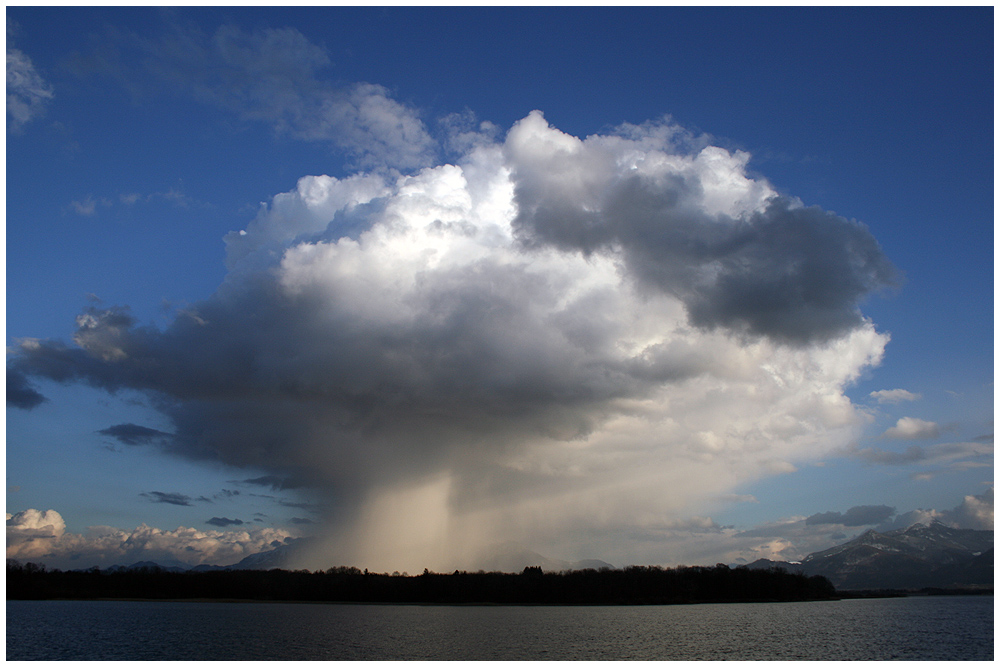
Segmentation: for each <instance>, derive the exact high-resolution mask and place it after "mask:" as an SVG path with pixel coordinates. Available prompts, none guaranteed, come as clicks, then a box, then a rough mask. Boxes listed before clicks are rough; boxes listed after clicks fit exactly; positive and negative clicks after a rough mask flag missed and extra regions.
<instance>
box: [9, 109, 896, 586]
mask: <svg viewBox="0 0 1000 667" xmlns="http://www.w3.org/2000/svg"><path fill="white" fill-rule="evenodd" d="M467 135H468V133H467ZM682 137H683V133H681V132H680V131H679V130H678V129H677V128H674V127H672V126H670V125H669V124H667V123H650V124H647V125H643V126H624V127H622V128H620V129H619V130H618V131H617V132H614V133H611V134H608V135H601V136H592V137H588V138H586V139H583V140H581V139H578V138H576V137H572V136H569V135H567V134H564V133H562V132H560V131H559V130H557V129H555V128H553V127H551V126H549V125H548V123H547V122H546V121H545V119H544V117H543V116H542V114H541V113H540V112H537V111H536V112H532V113H531V114H530V115H528V116H527V117H526V118H524V119H523V120H521V121H520V122H518V123H517V124H515V125H514V127H513V128H511V129H510V131H509V132H508V133H507V135H506V137H505V138H504V139H503V140H502V141H497V140H495V139H494V138H493V135H492V134H490V133H484V134H482V135H480V136H478V137H476V136H463V137H462V142H461V143H462V145H464V146H466V148H467V150H466V151H465V153H464V154H463V155H462V156H461V157H460V159H458V160H456V161H455V163H454V164H444V165H440V166H437V167H428V168H424V169H422V170H420V171H416V172H415V173H412V174H410V175H403V176H398V177H397V176H388V175H386V173H385V172H381V173H369V174H358V175H356V176H353V177H350V178H345V179H336V178H332V177H328V176H308V177H305V178H303V179H301V180H300V181H299V184H298V188H297V189H296V190H294V191H292V192H288V193H284V194H281V195H278V196H276V197H275V198H274V200H273V202H272V203H271V205H270V206H268V207H264V208H262V210H261V211H260V213H259V214H258V216H257V217H256V218H255V219H254V220H253V221H252V222H250V224H249V225H248V226H247V228H246V229H245V230H243V231H239V232H233V233H231V234H230V235H229V236H228V237H227V238H226V244H227V257H226V261H227V266H228V268H229V274H228V276H227V278H226V280H225V282H224V284H223V285H222V286H221V287H220V288H219V290H218V291H217V292H216V293H215V294H213V295H212V296H211V297H209V298H208V299H206V300H204V301H202V302H200V303H198V304H196V305H194V306H193V307H191V308H189V309H187V310H185V311H183V312H179V313H178V314H177V316H176V318H175V319H174V320H173V322H172V323H171V324H170V325H169V326H168V327H167V328H166V329H163V330H160V329H157V328H153V327H150V326H144V325H141V324H140V323H138V322H136V321H135V320H134V319H133V318H132V317H131V315H130V314H129V311H128V309H127V308H124V307H118V308H110V309H96V308H91V309H89V310H87V311H85V312H84V313H83V314H81V315H80V316H79V318H78V331H77V333H76V336H75V339H74V344H73V345H67V344H63V343H60V342H57V341H49V340H25V341H22V342H21V343H20V346H19V347H18V354H17V356H16V357H15V358H14V359H13V361H12V362H11V369H12V370H13V371H14V372H17V373H21V374H23V375H24V376H26V377H27V376H40V377H46V378H49V379H53V380H57V381H62V382H85V383H89V384H91V385H93V386H96V387H100V388H104V389H107V390H116V389H120V388H126V387H127V388H131V389H136V390H140V391H144V392H147V393H148V395H150V396H151V397H153V398H154V399H155V404H156V405H157V406H158V408H159V409H160V410H162V412H163V413H165V414H166V415H168V416H169V417H170V419H171V420H172V422H173V424H174V426H175V433H174V435H173V437H172V438H170V439H169V440H163V441H162V443H161V446H163V447H165V448H167V449H168V450H170V451H172V452H174V453H176V454H178V455H181V456H185V457H188V458H192V459H212V460H218V461H222V462H224V463H227V464H230V465H233V466H255V467H259V468H264V469H266V470H268V471H270V472H272V473H273V474H274V475H275V476H280V477H282V478H283V479H288V480H290V484H295V485H307V486H311V487H314V488H316V489H320V490H322V491H325V492H326V493H327V497H328V504H329V508H328V514H329V518H330V527H331V528H330V539H329V540H328V541H327V542H326V543H325V544H324V547H323V548H324V549H326V551H325V552H324V553H323V554H321V555H316V557H315V558H316V560H315V563H311V564H314V565H315V566H317V567H321V566H328V565H330V564H331V563H333V562H339V563H343V562H355V563H358V564H361V565H364V566H366V567H373V568H376V569H379V568H384V569H389V570H391V569H411V570H412V569H415V568H420V567H426V566H432V567H434V566H437V567H446V566H449V565H450V563H452V562H454V561H455V559H460V558H463V557H464V558H472V557H473V555H472V554H473V553H474V552H475V549H476V548H478V547H479V546H481V545H485V544H489V543H491V542H496V541H501V540H511V539H512V540H519V541H521V542H523V543H525V544H528V545H530V546H531V547H532V548H536V549H539V550H541V549H548V550H550V552H552V553H558V554H559V555H560V556H562V557H565V558H568V559H574V558H583V557H589V556H595V555H599V556H600V557H602V558H605V559H608V560H614V561H616V562H670V561H671V559H672V557H671V554H670V549H669V544H668V542H667V537H668V536H669V535H670V534H671V531H674V530H675V529H676V526H677V525H678V522H679V521H681V520H682V519H683V516H685V513H687V515H690V513H691V512H692V511H694V509H695V507H696V501H697V499H699V498H702V497H705V496H708V495H711V494H718V493H724V492H729V491H732V489H733V488H734V487H735V486H736V485H738V484H740V483H744V482H747V481H749V480H752V479H755V478H758V477H762V476H766V475H770V474H775V473H780V472H785V471H789V470H794V466H795V465H796V462H799V461H803V460H808V459H810V458H814V457H817V456H822V455H823V454H825V453H828V452H830V451H833V450H834V449H836V448H838V447H841V448H842V447H843V446H845V445H846V443H847V442H849V440H850V438H851V437H852V435H853V434H854V433H855V432H856V429H857V427H858V426H859V424H860V422H861V421H862V419H861V415H860V413H858V412H857V411H856V410H855V408H854V406H852V404H851V403H850V401H849V400H848V399H847V398H846V397H845V396H844V394H843V387H844V386H845V384H846V383H849V382H851V381H852V380H853V379H854V378H856V377H857V376H858V374H859V373H860V372H861V371H862V370H863V369H864V368H865V367H867V366H870V365H872V364H876V363H878V361H879V360H880V358H881V355H882V352H883V348H884V345H885V344H886V342H887V340H888V338H887V336H886V335H885V334H882V333H879V332H877V331H876V330H875V328H874V326H873V324H872V323H871V322H870V321H868V320H866V319H865V318H864V317H863V316H862V315H861V313H860V312H859V310H858V303H859V300H860V299H862V298H863V297H864V296H865V295H866V294H869V293H870V292H872V291H873V290H877V289H879V288H882V287H885V286H888V285H891V284H892V283H893V280H894V273H893V269H892V267H891V265H890V264H889V262H888V261H887V260H886V258H885V257H884V256H883V255H882V253H881V251H880V250H879V247H878V245H877V243H876V242H875V240H874V239H873V237H872V236H871V234H870V233H869V232H868V230H867V229H866V228H865V227H864V226H862V225H860V224H858V223H856V222H853V221H850V220H847V219H844V218H842V217H839V216H837V215H835V214H833V213H829V212H825V211H822V210H819V209H816V208H808V207H805V206H803V205H801V204H799V203H798V202H796V201H794V200H790V199H788V198H786V197H782V196H779V195H778V194H776V193H775V191H774V190H773V189H772V188H771V187H770V185H769V184H768V183H767V182H765V181H763V180H761V179H755V178H751V177H750V176H748V175H747V173H746V164H747V160H748V158H749V156H748V155H746V154H743V153H740V152H737V153H730V152H728V151H726V150H724V149H721V148H718V147H714V146H711V145H707V143H706V142H702V144H701V145H700V146H699V145H695V146H694V147H693V148H692V147H691V144H690V142H684V141H682V140H681V139H682ZM9 372H10V371H9ZM19 377H20V376H19ZM449 558H450V559H452V560H451V561H448V559H449Z"/></svg>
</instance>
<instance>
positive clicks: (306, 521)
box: [288, 516, 315, 526]
mask: <svg viewBox="0 0 1000 667" xmlns="http://www.w3.org/2000/svg"><path fill="white" fill-rule="evenodd" d="M288 522H289V523H291V524H293V525H296V526H303V525H308V524H312V523H315V522H314V521H313V520H312V519H306V518H304V517H298V516H293V517H292V518H291V519H289V520H288Z"/></svg>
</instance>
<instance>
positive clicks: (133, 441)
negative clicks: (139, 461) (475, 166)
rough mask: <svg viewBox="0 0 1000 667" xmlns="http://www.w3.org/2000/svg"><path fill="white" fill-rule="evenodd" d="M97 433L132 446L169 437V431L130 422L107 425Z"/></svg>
mask: <svg viewBox="0 0 1000 667" xmlns="http://www.w3.org/2000/svg"><path fill="white" fill-rule="evenodd" d="M98 433H100V434H101V435H106V436H109V437H112V438H114V439H115V440H117V441H118V442H120V443H122V444H123V445H132V446H136V445H148V444H152V443H156V442H160V441H162V440H163V439H165V438H169V437H170V434H169V433H164V432H163V431H158V430H156V429H155V428H149V427H148V426H140V425H138V424H131V423H127V424H116V425H115V426H109V427H108V428H104V429H101V430H100V431H98Z"/></svg>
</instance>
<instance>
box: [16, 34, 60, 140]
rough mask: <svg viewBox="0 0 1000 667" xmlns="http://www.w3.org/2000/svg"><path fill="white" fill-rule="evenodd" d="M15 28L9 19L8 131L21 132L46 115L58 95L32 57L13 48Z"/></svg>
mask: <svg viewBox="0 0 1000 667" xmlns="http://www.w3.org/2000/svg"><path fill="white" fill-rule="evenodd" d="M14 29H16V26H14V25H13V24H12V23H11V21H10V19H7V131H8V132H14V133H20V132H22V131H23V129H24V126H25V124H27V123H29V122H31V121H32V120H34V119H35V118H38V117H39V116H41V115H42V114H43V113H45V106H46V105H47V104H48V103H49V101H50V100H52V98H53V97H55V93H54V91H53V88H52V86H51V85H50V84H49V83H48V82H47V81H45V79H43V78H42V76H41V75H40V74H39V73H38V71H37V70H36V69H35V65H34V64H33V63H32V62H31V58H29V57H28V56H27V55H25V54H24V53H23V52H21V51H19V50H18V49H15V48H14V47H13V46H12V39H11V38H12V32H13V30H14Z"/></svg>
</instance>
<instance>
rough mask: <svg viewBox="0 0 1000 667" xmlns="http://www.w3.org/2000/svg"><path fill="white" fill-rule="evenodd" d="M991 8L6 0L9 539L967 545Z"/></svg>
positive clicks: (430, 554)
mask: <svg viewBox="0 0 1000 667" xmlns="http://www.w3.org/2000/svg"><path fill="white" fill-rule="evenodd" d="M992 14H993V10H992V8H988V7H971V8H970V7H967V8H960V9H951V8H947V9H946V8H881V9H867V8H808V9H804V8H763V9H761V8H756V9H752V8H686V9H682V8H648V7H647V8H630V9H608V8H549V9H533V8H464V9H459V8H431V9H426V8H424V9H418V8H406V7H397V8H384V9H383V8H293V9H285V8H215V9H200V8H181V9H172V10H166V9H148V8H71V7H42V8H38V7H34V8H29V7H8V8H7V33H6V39H7V134H6V140H7V144H6V145H7V189H6V201H7V209H6V210H7V234H6V242H7V254H6V257H7V274H6V275H7V290H6V299H7V308H6V317H7V320H6V321H7V394H6V395H7V411H6V425H7V426H6V434H7V438H6V447H7V448H6V451H7V457H6V466H7V468H6V470H7V555H8V557H14V558H18V559H20V560H23V561H34V562H43V563H45V564H47V565H49V566H50V567H60V568H76V567H90V566H93V565H98V566H100V567H106V566H109V565H112V564H128V563H132V562H136V561H140V560H154V561H157V562H160V563H162V564H176V563H181V564H185V565H198V564H202V563H208V564H218V565H226V564H230V563H235V562H237V561H239V560H240V559H242V558H243V557H245V556H247V555H250V554H253V553H258V552H261V551H266V550H269V549H272V548H274V547H276V546H280V545H284V544H297V545H299V546H300V547H301V548H299V549H298V550H297V554H298V555H297V564H298V565H300V566H302V567H309V568H311V569H319V568H324V569H325V568H326V567H330V566H335V565H354V566H357V567H367V568H370V569H372V570H374V571H392V570H410V571H419V570H420V569H421V568H424V567H428V568H430V569H432V570H438V571H449V570H451V569H454V568H464V569H475V568H476V566H477V565H476V564H477V563H479V562H482V561H483V560H484V559H485V558H487V557H488V555H489V554H490V553H492V552H494V551H495V550H496V549H497V548H498V547H497V545H507V547H505V548H508V547H509V545H510V544H511V543H514V544H516V545H519V546H521V547H523V548H525V549H530V550H532V551H536V552H538V553H541V554H544V555H545V556H547V557H550V558H557V559H564V560H568V561H575V560H581V559H601V560H604V561H606V562H609V563H611V564H613V565H616V566H625V565H628V564H663V565H678V564H689V565H690V564H714V563H716V562H723V563H739V562H749V561H753V560H756V559H757V558H771V559H776V560H777V559H783V560H797V559H800V558H802V557H803V556H805V555H807V554H809V553H811V552H814V551H818V550H820V549H824V548H828V547H830V546H834V545H835V544H838V543H841V542H843V541H846V540H847V539H849V538H851V537H854V536H855V535H858V534H860V533H861V532H863V531H864V530H868V529H876V530H888V529H892V528H900V527H905V526H907V525H910V524H912V523H914V522H917V521H924V522H926V521H930V520H934V519H937V520H940V521H944V522H945V523H948V524H949V525H953V526H958V527H962V528H979V529H992V526H993V328H992V322H993V316H992V307H991V305H990V304H991V303H992V302H993V301H992V286H993V268H992V267H993V234H992V232H993V223H992V173H993V171H992V164H993V157H992V155H993V153H992V147H993V135H992V128H993V122H992V115H993V114H992V108H993V107H992V101H993V72H992V52H993V48H992V44H993V32H992V20H991V19H992ZM300 538H306V539H300Z"/></svg>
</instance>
